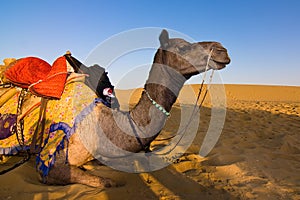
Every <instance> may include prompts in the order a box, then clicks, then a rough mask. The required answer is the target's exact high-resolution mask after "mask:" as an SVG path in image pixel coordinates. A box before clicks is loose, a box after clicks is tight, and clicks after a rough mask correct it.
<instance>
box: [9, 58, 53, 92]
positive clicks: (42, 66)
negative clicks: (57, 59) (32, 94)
mask: <svg viewBox="0 0 300 200" xmlns="http://www.w3.org/2000/svg"><path fill="white" fill-rule="evenodd" d="M50 70H51V65H50V64H48V63H47V62H46V61H44V60H42V59H39V58H36V57H27V58H21V59H18V60H17V61H16V62H14V63H13V64H12V66H11V67H10V68H9V69H8V70H7V71H6V72H5V77H6V78H7V79H8V80H10V81H11V82H12V83H13V84H15V85H17V86H19V87H21V88H28V87H29V86H30V85H31V84H33V83H35V82H37V81H39V80H42V79H43V78H44V77H45V76H46V75H47V74H48V73H49V72H50Z"/></svg>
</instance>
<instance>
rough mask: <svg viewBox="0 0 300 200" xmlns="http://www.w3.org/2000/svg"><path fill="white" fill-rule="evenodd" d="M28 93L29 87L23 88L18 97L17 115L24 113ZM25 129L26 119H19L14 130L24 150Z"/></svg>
mask: <svg viewBox="0 0 300 200" xmlns="http://www.w3.org/2000/svg"><path fill="white" fill-rule="evenodd" d="M26 95H27V89H22V90H21V92H20V94H19V98H18V107H17V116H19V115H21V114H22V106H23V102H24V99H25V96H26ZM23 131H24V120H23V119H21V120H17V122H16V124H15V125H14V127H13V132H14V133H16V135H17V139H18V142H19V144H20V146H21V147H22V150H24V135H23Z"/></svg>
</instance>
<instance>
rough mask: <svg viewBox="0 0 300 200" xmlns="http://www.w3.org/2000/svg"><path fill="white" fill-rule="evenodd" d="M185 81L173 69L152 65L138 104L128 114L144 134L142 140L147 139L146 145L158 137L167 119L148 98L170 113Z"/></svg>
mask: <svg viewBox="0 0 300 200" xmlns="http://www.w3.org/2000/svg"><path fill="white" fill-rule="evenodd" d="M185 80H186V79H185V78H184V77H183V76H182V75H181V74H179V73H178V72H176V71H175V70H174V69H172V68H169V67H167V66H164V65H161V64H153V66H152V68H151V70H150V73H149V78H148V80H147V82H146V84H145V88H144V89H145V91H144V92H143V93H142V96H141V99H140V101H139V102H138V104H137V105H136V106H135V108H133V110H132V111H131V112H130V115H131V117H132V119H133V120H134V122H135V124H136V125H137V126H138V127H139V129H140V130H142V132H143V133H144V135H143V136H142V138H147V139H145V140H144V141H145V142H146V143H148V142H151V141H152V140H153V139H154V138H155V137H156V136H157V135H158V133H159V132H160V131H161V129H162V128H163V127H164V125H165V122H166V119H167V115H166V114H165V113H164V112H162V111H161V110H160V109H159V108H157V106H155V105H153V101H151V100H150V99H149V96H150V97H151V99H152V100H154V101H155V102H156V103H157V104H159V105H160V106H161V107H163V108H164V109H165V110H166V111H167V112H170V110H171V108H172V105H173V104H174V103H175V101H176V99H177V96H178V94H179V91H180V89H181V88H182V86H183V84H184V82H185ZM146 91H147V92H146ZM147 93H148V94H147ZM148 95H149V96H148Z"/></svg>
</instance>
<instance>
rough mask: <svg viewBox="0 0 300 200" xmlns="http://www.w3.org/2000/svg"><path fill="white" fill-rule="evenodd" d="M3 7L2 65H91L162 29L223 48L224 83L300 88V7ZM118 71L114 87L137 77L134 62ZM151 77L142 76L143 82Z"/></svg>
mask: <svg viewBox="0 0 300 200" xmlns="http://www.w3.org/2000/svg"><path fill="white" fill-rule="evenodd" d="M0 5H1V6H0V7H1V12H0V25H1V32H0V36H1V37H0V60H3V59H4V58H7V57H15V58H21V57H27V56H37V57H40V58H42V59H44V60H46V61H48V62H49V63H52V62H53V61H54V60H55V59H56V58H57V57H59V56H61V55H63V54H64V53H65V52H66V50H71V52H72V53H73V55H74V56H75V57H76V58H78V59H79V60H82V61H84V60H85V59H86V58H87V57H88V55H89V54H90V53H91V51H92V50H93V49H95V48H96V47H97V45H99V44H101V43H102V42H103V41H105V40H106V39H108V38H110V37H111V36H113V35H115V34H118V33H120V32H124V31H127V30H131V29H134V28H143V27H162V28H166V29H172V30H175V31H178V32H181V33H183V34H186V35H188V36H189V37H191V38H193V39H194V40H195V41H219V42H221V43H222V44H223V45H224V46H225V47H226V48H227V49H228V52H229V54H230V57H231V59H232V62H231V64H230V65H228V67H227V68H225V69H224V70H222V71H220V76H221V77H222V80H223V82H224V83H233V84H267V85H296V86H300V78H299V75H300V65H299V63H298V59H297V58H299V56H300V47H299V46H300V39H299V36H300V1H298V0H282V1H279V0H251V1H250V0H240V1H238V0H227V1H223V0H194V1H189V0H186V1H177V0H173V1H159V0H151V1H146V0H144V1H141V0H139V1H138V0H132V1H125V0H124V1H108V0H107V1H101V0H95V1H90V0H86V1H83V0H82V1H79V0H78V1H74V0H73V1H68V0H63V1H58V0H57V1H55V0H52V1H50V0H44V1H40V0H39V1H33V0H32V1H30V0H27V1H17V0H10V1H1V2H0ZM170 37H172V35H170ZM112 48H118V47H117V46H116V47H112ZM136 56H139V59H140V60H141V63H145V62H152V59H153V52H146V53H143V54H140V55H136ZM125 63H126V64H125ZM98 64H101V63H98ZM117 64H118V63H115V66H114V67H112V68H108V72H109V75H110V77H111V79H112V81H113V82H114V81H115V82H117V81H118V78H117V77H119V76H122V74H120V73H126V69H127V70H129V71H130V70H132V68H130V65H131V61H130V60H127V61H126V62H125V61H124V62H123V63H122V62H120V66H116V65H117ZM132 65H136V63H135V61H133V60H132ZM103 67H107V66H103ZM118 67H119V69H121V68H122V70H118ZM145 76H146V75H144V74H141V75H136V77H137V78H139V79H141V82H145V80H146V77H145ZM199 82H200V81H199ZM115 84H117V83H115ZM124 84H127V83H125V82H124ZM140 86H141V85H136V87H140ZM125 87H126V86H125ZM128 87H133V85H130V84H128Z"/></svg>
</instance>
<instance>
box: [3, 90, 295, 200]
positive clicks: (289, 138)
mask: <svg viewBox="0 0 300 200" xmlns="http://www.w3.org/2000/svg"><path fill="white" fill-rule="evenodd" d="M191 88H192V90H193V91H195V92H197V91H198V90H199V85H193V86H185V88H184V90H183V92H182V93H181V95H180V98H179V99H180V101H178V102H177V103H176V104H175V105H174V107H173V109H172V112H171V117H170V118H169V119H168V121H167V124H166V127H165V128H164V129H163V131H162V135H161V136H159V138H158V140H157V141H155V142H154V143H153V144H152V148H159V147H160V146H164V145H168V141H166V140H163V141H161V140H160V139H161V138H165V137H168V136H170V135H174V133H176V132H177V130H178V127H179V124H180V120H181V118H180V116H181V113H182V109H183V108H184V106H190V107H192V106H193V105H192V104H193V103H194V102H193V101H192V100H193V99H194V98H195V97H193V95H195V94H193V93H192V92H189V91H190V90H189V89H191ZM141 91H142V90H141V89H137V90H126V91H117V96H118V98H119V100H120V101H121V105H122V108H123V109H125V110H126V109H128V108H129V107H132V106H134V104H136V103H137V101H138V99H139V96H140V93H141ZM225 94H226V102H225V105H226V118H225V123H224V127H223V129H222V134H221V136H220V138H219V140H218V142H217V144H216V146H215V147H214V148H213V150H212V151H211V152H210V153H209V154H208V155H207V156H206V157H201V156H200V155H199V154H198V152H199V149H200V146H201V144H202V142H203V138H204V136H205V134H206V132H207V130H208V128H209V124H210V123H213V122H211V111H212V109H213V105H212V98H210V96H209V95H208V98H207V100H206V101H205V102H204V106H203V107H202V109H201V114H200V116H201V117H200V123H199V125H200V126H199V129H198V131H197V135H196V137H195V139H194V141H193V143H192V145H191V146H190V147H189V149H188V151H187V152H186V153H185V154H184V155H183V156H182V157H180V158H179V159H177V160H174V163H173V164H172V165H170V166H168V167H166V168H164V169H161V170H158V171H156V172H151V173H142V174H130V173H125V172H119V171H116V170H113V169H111V168H109V167H107V166H103V165H97V163H96V162H90V163H88V164H87V165H86V166H85V167H86V168H87V169H88V171H89V172H90V173H94V174H99V175H103V176H106V177H111V178H113V179H115V180H117V181H118V182H120V183H123V184H125V185H124V186H122V187H118V188H109V189H105V190H99V189H95V188H91V187H88V186H84V185H80V184H74V185H67V186H48V185H43V184H41V183H40V182H39V181H38V178H37V174H36V173H35V163H34V159H32V160H31V161H30V162H28V163H26V164H24V165H22V166H21V167H19V168H17V169H15V170H13V171H11V172H9V173H7V174H5V175H1V176H0V183H1V187H0V199H35V200H37V199H294V200H296V199H300V134H299V133H300V87H287V86H256V85H225ZM183 105H184V106H183ZM18 159H20V158H18V157H14V158H8V160H5V161H3V162H2V164H1V165H0V169H4V168H5V167H7V166H9V165H10V164H11V163H14V162H15V161H16V160H18Z"/></svg>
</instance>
